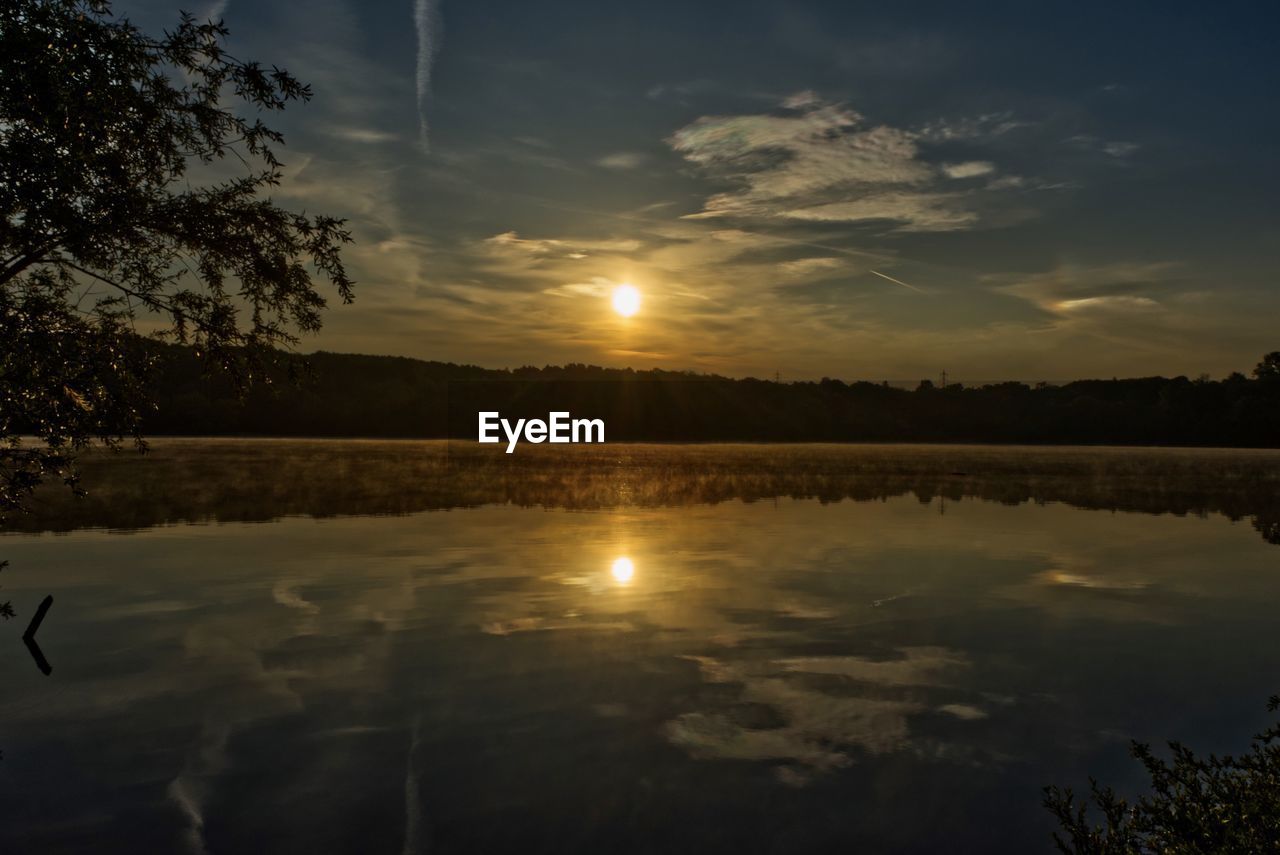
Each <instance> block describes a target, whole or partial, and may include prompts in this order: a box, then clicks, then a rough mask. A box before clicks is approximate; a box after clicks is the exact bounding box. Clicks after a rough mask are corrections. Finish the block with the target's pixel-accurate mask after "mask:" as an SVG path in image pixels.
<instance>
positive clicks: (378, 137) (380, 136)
mask: <svg viewBox="0 0 1280 855" xmlns="http://www.w3.org/2000/svg"><path fill="white" fill-rule="evenodd" d="M325 133H327V134H328V135H329V136H331V137H336V138H337V139H340V140H346V141H347V142H357V143H385V142H395V141H396V140H398V139H400V136H399V135H398V134H393V133H390V132H388V131H379V130H377V129H375V128H353V127H341V126H339V127H332V128H328V129H327V130H326V131H325Z"/></svg>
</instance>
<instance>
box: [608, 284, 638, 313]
mask: <svg viewBox="0 0 1280 855" xmlns="http://www.w3.org/2000/svg"><path fill="white" fill-rule="evenodd" d="M613 310H614V311H615V312H617V313H618V314H619V315H622V317H624V318H629V317H631V316H632V315H634V314H635V313H636V312H638V311H640V291H639V289H637V288H636V286H634V285H619V286H618V287H617V288H614V289H613Z"/></svg>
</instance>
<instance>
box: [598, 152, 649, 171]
mask: <svg viewBox="0 0 1280 855" xmlns="http://www.w3.org/2000/svg"><path fill="white" fill-rule="evenodd" d="M646 160H648V158H647V157H646V156H645V155H644V154H642V153H641V152H638V151H617V152H614V153H613V154H606V155H605V156H604V157H602V158H600V159H599V160H597V161H596V165H597V166H603V167H605V168H606V169H638V168H640V167H641V166H643V165H644V162H645V161H646Z"/></svg>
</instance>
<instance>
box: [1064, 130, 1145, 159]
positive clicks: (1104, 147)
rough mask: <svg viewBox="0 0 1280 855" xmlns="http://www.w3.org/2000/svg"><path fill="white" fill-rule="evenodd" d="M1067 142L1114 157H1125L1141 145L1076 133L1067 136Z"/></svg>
mask: <svg viewBox="0 0 1280 855" xmlns="http://www.w3.org/2000/svg"><path fill="white" fill-rule="evenodd" d="M1067 142H1069V143H1071V144H1073V145H1076V146H1078V147H1080V148H1084V149H1089V150H1091V151H1100V152H1102V153H1103V154H1106V155H1109V156H1111V157H1114V158H1125V157H1128V156H1129V155H1131V154H1134V153H1135V152H1137V150H1138V149H1140V148H1142V146H1140V145H1138V144H1137V143H1135V142H1126V141H1124V140H1104V139H1101V138H1099V137H1097V136H1094V135H1093V134H1076V135H1075V136H1073V137H1069V138H1068V139H1067Z"/></svg>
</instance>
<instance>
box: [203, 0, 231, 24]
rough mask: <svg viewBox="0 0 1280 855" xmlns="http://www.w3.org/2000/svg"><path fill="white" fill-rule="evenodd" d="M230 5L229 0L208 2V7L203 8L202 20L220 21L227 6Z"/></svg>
mask: <svg viewBox="0 0 1280 855" xmlns="http://www.w3.org/2000/svg"><path fill="white" fill-rule="evenodd" d="M230 5H231V0H214V2H212V3H210V4H209V8H208V9H207V10H205V13H204V16H203V18H204V20H206V21H221V20H222V16H223V15H225V14H226V13H227V7H228V6H230Z"/></svg>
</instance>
